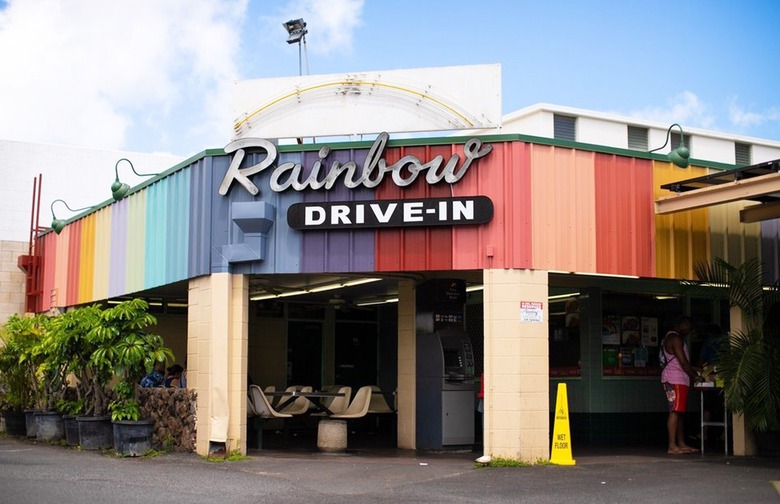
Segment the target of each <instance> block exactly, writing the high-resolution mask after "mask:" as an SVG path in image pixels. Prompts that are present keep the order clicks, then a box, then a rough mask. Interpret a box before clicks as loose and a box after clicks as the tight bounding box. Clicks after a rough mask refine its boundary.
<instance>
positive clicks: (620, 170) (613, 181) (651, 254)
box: [595, 154, 655, 277]
mask: <svg viewBox="0 0 780 504" xmlns="http://www.w3.org/2000/svg"><path fill="white" fill-rule="evenodd" d="M595 163H596V167H595V169H596V172H595V178H596V264H597V268H598V272H599V273H609V274H619V275H638V276H648V277H651V276H655V224H654V223H655V220H654V215H655V210H654V202H653V165H652V161H649V160H646V159H636V158H628V157H623V156H616V155H610V154H596V160H595Z"/></svg>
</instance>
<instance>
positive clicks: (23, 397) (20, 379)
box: [0, 315, 33, 436]
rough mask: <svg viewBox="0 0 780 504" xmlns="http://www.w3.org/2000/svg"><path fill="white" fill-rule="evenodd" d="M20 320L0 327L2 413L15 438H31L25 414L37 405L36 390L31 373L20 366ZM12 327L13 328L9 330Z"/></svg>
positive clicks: (6, 426) (8, 431) (13, 320)
mask: <svg viewBox="0 0 780 504" xmlns="http://www.w3.org/2000/svg"><path fill="white" fill-rule="evenodd" d="M17 322H18V321H17V316H16V315H14V316H12V317H11V318H10V319H9V321H8V323H6V324H3V326H2V327H0V340H2V342H3V346H2V348H1V349H0V390H2V395H1V397H0V411H2V414H3V418H4V419H5V428H6V432H7V433H8V434H10V435H14V436H24V435H26V434H27V426H26V422H25V414H24V410H25V409H28V408H30V407H31V406H32V405H33V394H32V390H31V388H30V387H29V385H28V374H27V369H26V368H25V367H24V366H20V365H19V360H20V357H21V352H22V347H23V345H22V344H21V341H20V338H24V337H25V336H24V335H23V336H21V337H20V336H18V334H19V333H18V332H17V331H15V330H14V329H13V326H14V325H15V324H16V323H17ZM9 325H10V326H11V328H10V329H9Z"/></svg>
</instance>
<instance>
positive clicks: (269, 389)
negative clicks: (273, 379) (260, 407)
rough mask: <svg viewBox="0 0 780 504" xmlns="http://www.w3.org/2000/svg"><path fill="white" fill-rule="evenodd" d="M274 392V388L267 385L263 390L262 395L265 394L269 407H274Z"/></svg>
mask: <svg viewBox="0 0 780 504" xmlns="http://www.w3.org/2000/svg"><path fill="white" fill-rule="evenodd" d="M274 392H276V387H275V386H274V385H268V386H267V387H265V388H264V389H263V393H265V396H266V397H267V398H268V402H269V403H271V406H273V405H274V399H275V397H274Z"/></svg>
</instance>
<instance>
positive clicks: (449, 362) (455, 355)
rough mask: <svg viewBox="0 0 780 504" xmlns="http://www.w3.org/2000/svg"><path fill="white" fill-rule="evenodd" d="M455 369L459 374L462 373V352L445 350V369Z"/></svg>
mask: <svg viewBox="0 0 780 504" xmlns="http://www.w3.org/2000/svg"><path fill="white" fill-rule="evenodd" d="M453 368H454V369H455V370H457V371H458V372H462V371H461V370H462V369H463V363H462V362H461V360H460V352H459V351H458V350H447V349H445V350H444V369H445V370H448V371H449V370H451V369H453Z"/></svg>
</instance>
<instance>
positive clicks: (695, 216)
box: [653, 161, 710, 279]
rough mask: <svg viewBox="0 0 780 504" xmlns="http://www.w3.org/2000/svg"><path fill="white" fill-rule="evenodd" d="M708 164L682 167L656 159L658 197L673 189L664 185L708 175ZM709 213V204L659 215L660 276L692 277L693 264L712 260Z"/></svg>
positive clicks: (655, 182)
mask: <svg viewBox="0 0 780 504" xmlns="http://www.w3.org/2000/svg"><path fill="white" fill-rule="evenodd" d="M707 174H708V171H707V169H706V168H699V167H695V166H691V167H690V168H688V169H685V170H682V169H680V168H678V167H676V166H674V165H673V164H672V163H668V162H662V161H653V191H654V195H653V196H654V199H656V200H657V199H658V198H660V197H664V196H669V195H671V194H672V193H670V192H669V191H667V190H666V189H661V185H663V184H669V183H671V182H678V181H681V180H686V179H690V178H694V177H700V176H703V175H707ZM709 250H710V249H709V213H708V211H707V209H706V208H701V209H697V210H687V211H684V212H677V213H673V214H666V215H656V216H655V261H656V276H657V277H658V278H681V279H692V278H694V274H693V264H694V263H695V262H696V261H699V260H703V261H709V260H710V256H709Z"/></svg>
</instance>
